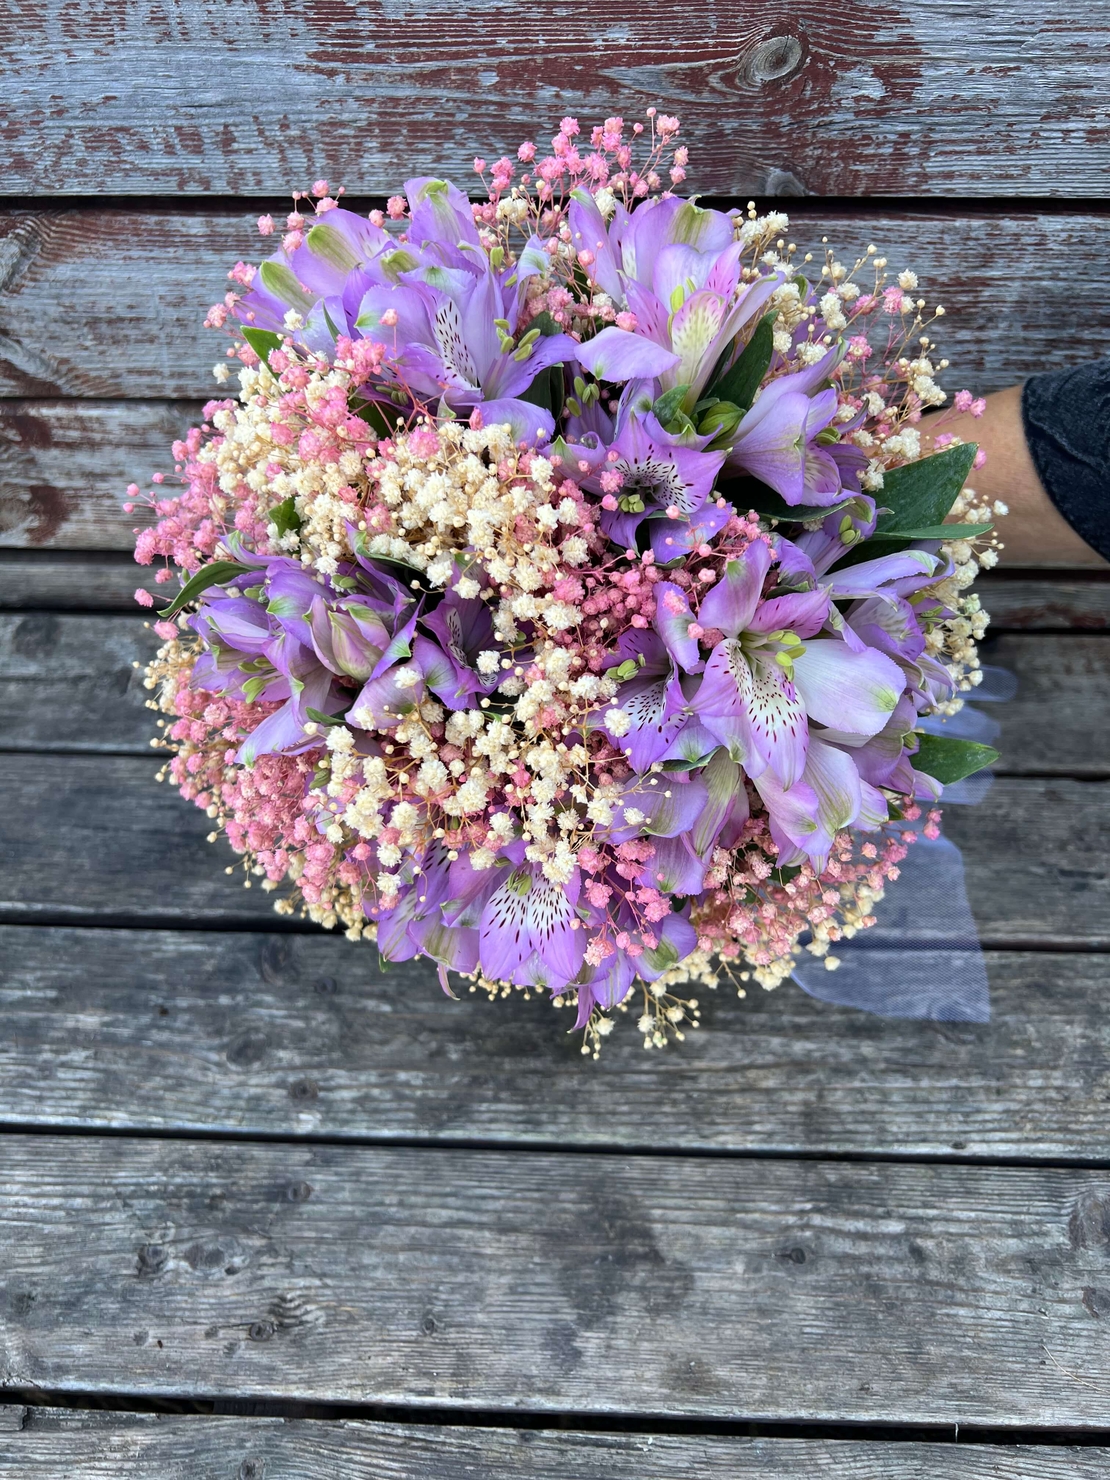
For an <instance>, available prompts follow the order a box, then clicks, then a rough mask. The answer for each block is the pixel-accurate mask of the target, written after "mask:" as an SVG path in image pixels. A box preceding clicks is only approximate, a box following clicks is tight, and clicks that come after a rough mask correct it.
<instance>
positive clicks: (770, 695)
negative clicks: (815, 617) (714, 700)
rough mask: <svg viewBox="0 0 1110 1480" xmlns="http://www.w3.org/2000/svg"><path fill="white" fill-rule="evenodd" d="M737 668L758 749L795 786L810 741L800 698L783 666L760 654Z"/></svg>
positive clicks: (785, 779)
mask: <svg viewBox="0 0 1110 1480" xmlns="http://www.w3.org/2000/svg"><path fill="white" fill-rule="evenodd" d="M744 668H746V669H747V672H748V674H749V681H748V685H747V687H746V688H745V687H744V685H743V681H742V674H743V669H744ZM734 671H735V673H736V675H737V678H738V687H739V688H740V696H741V699H742V701H743V703H744V705H745V707H746V709H747V712H748V721H749V723H750V725H751V735H752V739H753V741H754V743H755V745H756V747H757V749H758V750H759V752H760V754H761V755H762V756H763V758H764V760H765V761H766V762H767V765H768V767H769V769H770V770H771V771H773V772H774V774H775V775H776V776H777V777H778V779H779V781H780V782H781V783H782V784H783V786H786V787H790V786H793V784H794V782H795V781H796V780H797V778H798V777H799V776H800V775H801V773H802V767H803V766H804V765H805V759H806V749H807V746H808V744H809V725H808V723H807V721H806V709H805V705H804V704H803V703H802V700H801V697H800V696H799V695H798V693H797V692H796V690H795V688H794V685H793V684H792V683H791V682H790V680H789V679H788V678H787V677H786V674H785V673H784V672H783V670H782V668H781V667H780V666H779V665H778V664H777V663H775V662H774V661H772V660H771V659H770V658H767V657H764V656H763V655H762V654H760V653H756V654H755V655H754V656H753V658H752V660H751V662H750V663H745V664H743V668H742V667H741V664H736V665H735V670H734Z"/></svg>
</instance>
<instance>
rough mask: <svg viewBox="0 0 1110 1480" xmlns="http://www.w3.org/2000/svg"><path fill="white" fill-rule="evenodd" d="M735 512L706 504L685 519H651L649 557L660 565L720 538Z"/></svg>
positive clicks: (730, 508) (728, 506)
mask: <svg viewBox="0 0 1110 1480" xmlns="http://www.w3.org/2000/svg"><path fill="white" fill-rule="evenodd" d="M735 512H736V510H735V509H734V508H733V507H732V505H731V504H725V505H724V507H723V508H721V507H720V506H719V505H717V504H706V505H705V506H704V507H703V508H700V509H697V510H696V511H695V512H694V513H693V514H691V515H690V516H689V518H688V519H652V520H651V521H650V522H649V525H648V533H649V536H650V539H651V550H652V554H653V555H654V556H655V558H656V560H657V561H658V562H659V564H660V565H666V564H668V563H669V562H670V561H672V560H677V559H678V558H679V556H681V555H688V554H689V553H690V552H691V551H692V550H696V549H697V548H698V546H699V545H707V544H708V543H709V541H710V540H711V539H713V537H714V536H715V535H718V534H720V532H721V530H722V529H724V527H725V525H726V524H727V523H728V521H729V520H730V519H731V518H732V516H733V515H734V514H735Z"/></svg>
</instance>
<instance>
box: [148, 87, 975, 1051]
mask: <svg viewBox="0 0 1110 1480" xmlns="http://www.w3.org/2000/svg"><path fill="white" fill-rule="evenodd" d="M678 133H679V126H678V121H677V120H676V119H673V118H670V117H667V116H665V115H660V114H658V113H657V112H656V111H655V110H654V109H653V110H650V111H649V114H648V116H647V119H646V121H645V122H643V123H640V122H636V123H633V124H631V125H629V124H628V123H626V122H625V120H624V119H622V118H619V117H612V118H608V119H606V120H605V121H604V122H603V123H601V124H599V125H597V126H596V127H594V128H592V129H589V130H583V129H582V128H580V126H579V124H578V122H577V120H575V119H572V118H566V119H563V120H562V123H561V124H560V126H559V130H558V132H557V133H556V134H555V135H554V137H553V138H552V140H551V143H550V148H549V152H544V151H543V150H541V149H540V148H538V147H537V146H536V145H535V144H533V143H531V142H525V143H524V144H522V145H521V146H520V148H519V149H518V150H517V151H516V156H515V158H509V157H507V156H506V157H502V158H499V159H497V160H495V161H493V162H492V163H490V162H487V161H486V160H485V159H483V158H481V157H479V158H476V159H475V160H474V169H475V171H476V173H477V174H478V175H479V176H480V177H481V179H482V181H483V184H484V186H485V189H486V196H485V198H484V199H483V200H481V201H479V202H477V203H472V202H470V201H469V200H467V198H466V197H465V196H464V195H463V194H462V193H461V192H460V191H458V190H457V189H455V187H454V186H452V185H450V184H449V183H448V182H444V181H439V180H434V179H418V180H414V181H410V182H408V184H407V185H406V188H405V193H404V194H403V195H397V196H394V197H391V198H390V200H389V202H388V204H387V206H386V208H385V210H384V211H373V212H371V213H370V215H369V216H368V217H360V216H357V215H356V214H354V213H352V212H349V211H347V210H346V209H345V208H343V207H342V206H341V204H340V200H341V197H342V191H339V190H336V191H333V190H332V188H331V186H330V185H329V183H328V182H327V181H326V180H318V181H316V182H315V183H314V184H313V185H312V187H311V190H309V191H302V192H297V193H296V194H295V195H294V200H293V209H292V211H290V212H289V213H288V214H287V215H286V217H285V220H284V230H282V229H281V226H280V223H279V220H278V218H276V217H275V216H273V215H270V214H267V215H264V216H262V217H261V218H260V219H259V222H258V230H259V233H260V234H261V236H262V237H263V238H270V237H275V238H277V237H280V243H281V245H280V249H279V251H278V252H277V253H276V255H274V256H271V257H270V258H268V259H267V260H266V261H263V262H262V263H261V264H260V265H257V266H256V265H254V264H251V263H246V262H238V263H236V264H235V266H234V267H233V268H232V269H231V271H230V273H229V279H230V283H231V286H230V287H229V289H228V291H227V293H226V294H225V296H224V298H223V299H222V300H221V302H219V303H218V304H216V305H214V306H213V307H212V308H211V309H210V311H209V314H208V319H207V323H208V324H209V325H210V326H211V327H213V328H217V329H223V330H225V331H227V330H230V331H231V333H232V336H233V338H232V343H231V346H230V349H229V352H228V353H229V356H230V357H231V358H232V359H234V360H236V361H237V362H238V366H239V380H240V391H239V395H238V397H236V398H231V399H225V400H215V401H212V402H210V403H209V404H208V405H207V406H206V407H205V408H204V418H205V419H204V424H203V425H202V426H201V427H198V428H194V429H193V430H191V431H190V432H189V433H188V435H187V436H186V437H185V438H183V439H182V440H181V441H179V442H177V443H175V444H174V447H173V454H174V459H175V471H176V473H177V475H178V477H179V479H180V483H181V487H180V491H179V492H177V493H175V494H174V495H173V496H172V497H169V496H166V495H165V493H164V492H163V489H162V487H160V486H158V485H159V484H160V483H161V479H160V478H156V479H155V485H156V486H155V489H154V491H153V492H152V493H151V494H150V495H149V497H148V498H147V499H146V500H145V505H146V507H148V508H149V511H150V515H151V518H150V522H148V523H147V524H145V525H144V526H143V527H141V528H140V529H139V530H138V531H137V544H136V558H137V559H138V561H139V562H140V564H142V565H146V566H150V565H157V567H158V568H157V570H156V572H155V574H154V582H153V584H154V587H155V590H154V591H153V592H152V591H149V590H147V589H145V588H140V590H139V591H138V592H137V593H136V595H137V599H138V600H139V602H140V603H141V604H143V605H145V606H152V605H153V604H154V602H155V599H156V598H157V599H158V600H159V601H161V600H163V599H165V600H166V602H167V603H168V604H167V605H166V607H165V609H164V610H163V611H162V613H161V615H160V616H159V619H158V621H157V623H156V626H157V630H158V633H159V635H160V636H161V637H162V638H163V646H162V648H161V650H160V652H159V654H158V656H157V658H156V659H155V661H154V663H153V664H152V665H151V667H150V670H149V673H148V679H147V682H148V686H149V687H150V688H151V689H152V690H157V695H158V697H157V699H156V700H152V701H151V702H152V706H153V707H156V708H160V709H161V710H162V712H163V713H164V715H165V716H166V719H165V720H164V721H163V722H162V723H163V726H164V734H163V738H162V743H164V744H165V745H166V746H168V747H169V748H170V749H171V750H172V752H173V754H172V757H171V758H169V759H168V761H167V767H166V771H167V774H168V776H169V777H170V779H172V781H173V782H174V784H175V785H177V786H178V787H179V789H180V790H181V792H182V794H183V795H184V796H185V797H186V798H187V799H188V800H191V801H193V802H194V803H195V804H196V805H197V806H199V807H201V808H203V809H204V810H205V811H206V813H207V814H208V816H209V817H210V818H211V819H212V821H213V833H212V836H213V838H215V837H218V836H220V835H221V834H223V835H226V837H227V838H228V839H229V841H230V843H231V845H232V847H233V848H234V849H235V850H236V852H237V853H239V854H240V855H241V856H242V859H243V867H244V870H245V878H246V882H247V884H248V885H250V884H252V883H253V882H254V881H255V880H257V881H258V884H259V886H260V887H261V888H263V889H264V890H274V891H277V892H278V897H277V899H276V901H275V903H276V908H277V909H278V910H279V911H280V912H282V913H285V914H289V913H292V912H293V911H295V910H296V909H297V908H298V907H299V908H300V909H301V910H302V911H303V912H305V913H306V914H307V915H308V916H309V917H310V918H311V919H313V920H316V921H318V922H320V923H322V924H324V925H327V926H341V927H342V928H344V929H345V931H346V933H347V934H348V936H349V937H350V938H352V939H360V938H369V939H373V940H376V942H377V946H378V950H379V952H380V954H381V956H382V957H383V958H385V959H387V960H405V959H408V958H410V957H414V956H425V957H428V958H430V959H431V960H434V961H435V962H436V963H437V965H438V968H439V972H440V977H441V980H442V982H443V984H444V987H445V989H448V990H450V989H451V988H450V981H451V977H452V976H454V978H455V979H456V980H457V979H460V978H461V979H462V980H465V981H468V982H469V983H470V986H471V990H475V989H484V990H487V991H488V992H490V994H491V995H498V994H501V993H505V992H508V991H511V990H514V989H523V990H525V991H526V992H533V991H535V992H542V993H545V994H546V995H548V996H549V997H550V998H551V1000H553V1001H554V1002H555V1003H556V1004H557V1005H568V1006H571V1007H573V1008H574V1010H575V1011H576V1014H577V1025H578V1027H579V1028H580V1029H582V1030H583V1031H584V1033H585V1035H586V1036H585V1041H584V1051H587V1052H593V1053H595V1054H596V1052H597V1049H598V1046H599V1045H600V1042H601V1040H602V1039H603V1038H604V1037H605V1036H606V1034H607V1033H608V1032H609V1030H610V1028H611V1027H612V1024H613V1021H614V1019H613V1013H614V1011H623V1012H627V1011H628V1010H629V1008H630V1007H632V1008H633V1009H634V1012H635V1016H636V1020H637V1022H638V1025H639V1028H640V1031H641V1033H642V1035H643V1038H644V1042H645V1044H646V1045H647V1046H648V1047H652V1046H659V1047H661V1046H663V1045H664V1044H665V1043H666V1042H668V1041H669V1040H670V1039H672V1038H676V1037H677V1038H681V1037H682V1036H683V1034H684V1032H685V1030H686V1029H687V1028H688V1027H690V1026H691V1025H695V1026H696V1024H697V1021H698V1012H699V1009H698V1004H697V1000H696V998H693V997H691V996H690V995H689V986H690V984H692V983H697V982H702V983H705V984H707V985H712V984H713V983H714V982H715V981H716V980H717V975H718V973H719V971H720V970H721V969H722V967H723V968H724V969H725V970H727V971H728V972H729V973H730V974H731V975H732V976H733V977H734V978H735V979H736V980H737V981H738V983H741V984H742V983H746V982H748V981H749V980H752V979H754V980H755V981H757V982H759V983H760V984H762V985H763V986H765V987H771V986H774V985H777V984H778V983H779V982H780V981H782V980H783V979H784V978H785V977H786V976H788V975H789V974H790V972H791V970H792V969H793V966H794V964H795V961H796V959H797V953H798V951H799V949H800V943H801V942H802V941H805V942H806V946H805V949H807V950H809V951H810V952H812V953H813V954H815V955H817V956H819V957H823V958H824V959H825V962H826V965H827V966H828V967H829V968H830V969H834V968H835V966H836V965H837V958H836V956H835V953H834V951H833V949H832V948H833V947H835V946H836V944H837V943H838V942H840V941H842V940H845V939H849V938H851V936H852V935H854V934H855V933H856V932H857V931H858V930H861V929H864V928H866V927H867V926H869V925H870V924H871V923H873V920H874V915H873V912H872V911H873V906H874V905H875V904H876V903H877V902H878V901H879V900H880V899H881V898H882V894H883V890H884V889H885V888H886V887H887V886H888V885H889V884H891V883H893V882H894V881H895V880H896V879H897V877H898V872H899V865H900V864H901V862H902V860H903V859H904V857H905V854H906V850H907V848H908V846H909V845H910V844H911V843H912V841H913V839H914V837H915V836H916V835H917V833H918V831H921V830H923V831H924V832H925V833H926V835H927V836H933V835H935V833H936V829H937V823H938V820H939V812H937V810H936V808H935V803H936V801H937V800H938V798H939V796H940V794H941V791H942V782H941V780H940V779H938V775H937V774H935V773H936V772H938V771H943V772H944V773H945V774H950V773H952V771H953V767H954V766H955V765H956V764H957V758H956V755H955V752H953V751H952V750H951V749H950V748H949V749H948V750H947V751H946V750H945V749H944V747H945V744H946V743H947V742H945V741H944V740H943V738H939V739H938V738H936V737H934V736H931V735H929V734H926V733H925V731H924V730H923V729H922V723H923V721H925V720H927V719H928V718H929V717H930V716H932V717H935V716H938V715H944V714H951V713H954V712H955V710H956V709H958V708H959V706H960V704H961V703H962V697H961V696H962V695H963V694H964V693H966V692H969V691H970V690H971V689H973V688H974V686H975V684H976V682H977V677H978V656H977V652H976V647H975V644H976V640H977V639H978V638H979V637H980V636H981V635H982V632H983V630H984V628H985V623H986V615H985V613H983V612H981V610H980V608H979V604H978V600H977V598H976V597H974V596H973V595H971V594H970V593H969V592H968V591H967V587H968V586H969V585H970V582H971V580H972V579H973V577H974V574H975V572H976V570H977V569H978V567H979V566H980V565H985V564H990V563H992V562H993V558H994V551H995V549H996V548H997V542H996V541H995V540H994V538H993V536H991V535H990V534H989V527H988V525H987V523H986V521H987V518H988V516H990V515H992V514H994V513H999V512H1003V511H1002V510H1000V509H998V508H995V509H994V510H988V509H985V508H984V507H983V506H982V504H981V502H980V501H979V500H977V498H976V496H975V494H974V492H972V491H971V490H970V489H967V488H964V487H963V486H962V485H963V481H964V477H965V476H966V473H967V471H968V469H969V468H970V467H971V465H972V461H973V457H974V453H973V449H965V448H962V447H961V446H960V444H959V443H958V442H957V441H956V440H955V439H954V438H952V437H951V436H948V437H947V438H944V437H942V438H938V439H937V445H938V446H941V447H943V448H944V453H943V454H942V456H943V457H944V458H946V459H947V461H946V462H945V463H944V464H943V466H944V468H945V469H947V470H948V471H947V472H946V473H944V474H943V476H942V477H941V484H942V485H943V487H948V486H949V485H950V489H949V492H948V494H947V495H944V497H945V498H946V501H945V502H943V505H942V503H941V502H938V501H937V500H938V499H940V498H941V495H937V496H936V497H935V498H934V502H935V503H936V507H937V509H938V510H939V513H938V514H937V519H934V520H933V521H932V522H934V523H936V522H937V520H939V519H940V518H943V517H944V515H945V514H948V513H949V506H950V505H951V506H952V516H953V517H955V518H956V519H957V520H958V521H959V525H958V527H956V528H954V529H953V532H952V534H951V535H949V534H948V533H947V531H944V532H938V533H936V534H935V535H934V536H932V537H931V538H930V537H929V534H928V531H926V532H925V535H924V537H922V535H921V532H920V531H913V530H911V531H910V532H909V533H907V534H901V533H899V531H898V525H897V520H898V518H899V517H900V516H899V509H900V500H902V499H903V498H905V497H908V495H904V494H903V492H902V488H903V482H904V480H901V474H900V470H901V469H904V468H907V467H910V466H912V465H913V464H914V463H915V462H917V460H918V459H919V457H920V454H921V444H920V434H919V432H918V424H919V422H920V419H921V416H922V414H923V412H924V411H926V410H928V409H930V408H932V407H935V406H939V405H940V404H941V403H942V402H943V401H944V400H945V396H944V393H943V392H942V391H941V390H940V388H939V386H938V384H937V380H936V376H937V374H939V373H940V371H942V370H943V369H944V368H945V366H946V362H945V361H943V360H939V361H938V360H936V359H935V351H934V348H933V345H932V341H931V339H930V337H929V332H928V331H929V327H930V326H931V325H932V324H933V323H934V322H935V321H936V319H937V318H939V317H940V316H941V315H942V313H943V310H941V309H939V308H937V309H935V310H934V312H933V314H932V315H931V316H927V315H926V314H925V302H924V300H923V299H921V298H919V297H917V296H916V293H917V279H916V277H915V276H914V274H913V273H912V272H908V271H904V272H902V273H900V274H898V276H897V278H896V279H894V280H893V281H892V280H891V279H890V277H889V275H888V273H887V271H886V262H885V260H884V259H883V258H882V257H881V256H879V255H878V253H877V252H876V250H875V249H874V248H869V249H868V251H867V253H866V254H864V256H862V257H861V258H860V259H859V261H857V262H856V263H855V264H854V265H853V266H851V267H847V266H845V265H844V264H842V263H841V262H840V261H838V260H837V258H836V257H835V256H834V255H833V254H832V253H831V251H828V250H825V251H824V252H822V253H820V254H817V255H816V260H815V254H813V253H806V254H799V253H798V250H797V248H796V247H795V245H794V244H793V243H791V242H789V240H788V237H787V228H788V222H787V219H786V217H785V216H783V215H781V214H778V213H772V214H770V215H763V216H761V215H759V214H758V212H757V211H756V210H755V208H754V206H749V207H748V209H747V210H745V211H734V212H719V211H706V210H702V209H701V208H699V207H697V206H696V205H695V204H694V203H693V202H688V201H683V200H682V199H680V198H679V197H678V196H677V195H675V194H674V193H673V187H675V186H677V185H679V184H681V182H682V181H683V179H684V178H685V173H686V167H687V163H688V159H687V151H686V148H685V147H684V146H682V145H680V144H678V143H677V142H676V140H677V136H678ZM215 373H216V378H217V380H219V381H220V382H221V383H222V382H226V381H227V379H228V378H229V374H230V367H229V365H228V364H227V363H226V360H225V362H224V363H221V364H220V365H217V367H216V372H215ZM956 405H957V407H958V408H959V409H961V410H963V409H967V410H971V411H972V412H973V413H976V412H979V411H981V409H982V403H980V402H976V401H974V399H973V398H972V397H971V396H970V395H969V393H967V392H960V393H959V394H958V396H957V398H956ZM945 479H947V483H945V481H944V480H945ZM900 480H901V481H900ZM906 486H908V485H906ZM943 487H942V494H943ZM914 497H915V498H916V499H917V501H918V502H917V504H915V506H914V507H915V508H918V507H919V506H920V502H921V498H920V494H915V495H914ZM128 499H129V507H139V506H142V505H143V504H144V500H143V499H142V497H141V496H140V494H139V490H138V489H137V488H136V487H134V486H133V487H132V488H131V489H129V490H128ZM884 499H885V500H889V502H884ZM913 522H914V521H912V520H911V524H912V523H913ZM916 522H917V524H921V522H922V519H921V517H918V518H917V519H916ZM925 522H926V523H928V522H929V521H928V520H926V521H925ZM904 527H906V528H908V526H904ZM869 540H875V541H876V544H875V547H874V550H875V553H874V555H873V556H870V554H869V549H868V546H867V543H866V542H867V541H869ZM175 574H176V575H177V576H178V577H179V582H178V584H176V585H175V584H174V583H173V578H174V576H175ZM167 583H169V586H168V590H165V589H164V590H161V591H159V589H158V588H160V587H161V588H166V587H167ZM171 598H172V599H171ZM938 747H939V750H938ZM980 749H982V747H980ZM938 756H939V757H940V758H939V759H938V758H937V757H938ZM961 756H962V760H961V761H960V762H959V763H960V764H964V768H965V770H966V769H973V767H971V766H969V765H968V764H967V756H966V754H964V753H963V752H961ZM978 763H980V764H981V763H982V762H981V761H979V762H978ZM930 767H932V769H930ZM229 871H230V870H229ZM740 990H741V992H742V991H743V990H744V988H743V986H742V985H741V987H740ZM637 1004H638V1005H637Z"/></svg>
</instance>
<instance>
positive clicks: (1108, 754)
mask: <svg viewBox="0 0 1110 1480" xmlns="http://www.w3.org/2000/svg"><path fill="white" fill-rule="evenodd" d="M983 656H984V658H985V659H986V660H987V662H989V663H991V664H995V665H997V666H999V667H1002V668H1007V669H1009V670H1010V672H1011V673H1013V674H1015V675H1016V677H1017V681H1018V686H1017V693H1016V694H1015V696H1014V698H1013V699H1011V700H1009V701H1008V702H1007V703H1005V704H983V705H980V706H979V708H980V709H981V710H982V711H983V712H985V713H987V714H989V715H990V717H991V718H992V719H994V720H997V722H998V724H999V726H1000V727H1001V734H1000V735H999V738H998V740H997V741H996V742H995V744H996V745H997V747H998V749H999V750H1000V751H1001V752H1002V758H1001V760H1000V761H999V763H998V765H997V767H996V771H997V773H998V774H999V775H1021V774H1023V773H1029V772H1039V773H1040V774H1042V775H1043V774H1046V773H1047V774H1051V775H1070V776H1106V775H1108V774H1110V743H1108V742H1107V735H1108V734H1110V642H1108V641H1107V640H1106V637H1105V636H1104V635H1103V636H1098V637H1088V636H1086V635H1084V634H1079V633H1068V634H1066V635H1063V634H1061V635H1057V634H1055V633H1049V632H1045V633H1037V634H1035V635H1034V634H1031V633H1024V632H1023V633H1007V634H1004V635H1002V636H999V637H998V638H996V639H995V640H994V641H992V642H990V643H988V644H985V645H984V648H983Z"/></svg>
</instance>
